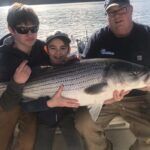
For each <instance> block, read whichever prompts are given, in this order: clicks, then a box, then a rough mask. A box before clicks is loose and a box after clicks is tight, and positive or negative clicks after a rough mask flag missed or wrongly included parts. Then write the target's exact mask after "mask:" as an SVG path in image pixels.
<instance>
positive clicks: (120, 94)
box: [104, 90, 130, 104]
mask: <svg viewBox="0 0 150 150" xmlns="http://www.w3.org/2000/svg"><path fill="white" fill-rule="evenodd" d="M129 92H130V91H124V90H121V91H118V90H115V91H114V92H113V98H112V99H109V100H106V101H105V102H104V104H112V103H115V102H118V101H121V100H122V99H123V98H124V96H125V95H127V94H128V93H129Z"/></svg>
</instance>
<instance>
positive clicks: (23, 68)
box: [13, 60, 31, 84]
mask: <svg viewBox="0 0 150 150" xmlns="http://www.w3.org/2000/svg"><path fill="white" fill-rule="evenodd" d="M27 63H28V61H27V60H24V61H23V62H21V64H20V65H19V66H18V67H17V69H16V71H15V73H14V76H13V79H14V81H15V82H16V83H18V84H23V83H26V82H27V80H28V79H29V77H30V75H31V68H30V67H29V66H28V65H27Z"/></svg>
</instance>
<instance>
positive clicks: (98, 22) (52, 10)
mask: <svg viewBox="0 0 150 150" xmlns="http://www.w3.org/2000/svg"><path fill="white" fill-rule="evenodd" d="M103 3H104V2H87V3H75V4H74V3H69V4H49V5H32V7H33V8H34V10H35V11H36V12H37V14H38V16H39V19H40V22H41V24H40V30H39V38H41V39H45V37H46V36H47V35H48V33H51V32H53V31H55V30H62V31H64V32H66V33H68V34H69V35H73V36H74V39H76V38H82V37H84V36H85V35H86V31H87V33H88V35H90V34H91V33H92V32H93V31H95V30H96V29H98V28H100V27H103V26H105V25H106V16H105V13H104V8H103ZM131 3H132V5H133V6H134V13H133V18H134V20H135V21H137V22H140V23H143V24H148V25H150V0H131ZM7 10H8V7H0V18H1V20H0V24H1V26H0V37H2V36H3V35H5V34H6V33H7V32H8V30H7V23H6V15H7Z"/></svg>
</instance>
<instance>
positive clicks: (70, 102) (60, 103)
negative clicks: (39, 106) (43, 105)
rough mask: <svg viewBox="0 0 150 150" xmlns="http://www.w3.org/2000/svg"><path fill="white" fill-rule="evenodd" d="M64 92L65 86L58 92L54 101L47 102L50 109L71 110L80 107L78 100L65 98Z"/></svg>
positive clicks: (53, 98)
mask: <svg viewBox="0 0 150 150" xmlns="http://www.w3.org/2000/svg"><path fill="white" fill-rule="evenodd" d="M62 92H63V85H61V86H60V87H59V89H58V90H57V91H56V93H55V94H54V96H53V97H52V99H50V100H48V101H47V106H48V107H70V108H77V107H79V103H78V100H76V99H71V98H67V97H63V96H62V95H61V93H62Z"/></svg>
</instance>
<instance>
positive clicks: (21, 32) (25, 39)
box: [10, 23, 38, 49]
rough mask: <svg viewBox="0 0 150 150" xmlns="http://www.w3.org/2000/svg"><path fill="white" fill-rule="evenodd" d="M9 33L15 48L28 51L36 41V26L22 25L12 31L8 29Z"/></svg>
mask: <svg viewBox="0 0 150 150" xmlns="http://www.w3.org/2000/svg"><path fill="white" fill-rule="evenodd" d="M10 32H11V33H12V35H13V37H14V40H15V46H16V47H17V48H24V49H26V48H27V49H28V48H31V47H32V46H33V45H34V43H35V41H36V39H37V32H38V26H36V25H33V24H30V23H29V24H27V25H26V24H24V23H22V24H20V25H17V26H15V27H14V28H13V29H12V28H10Z"/></svg>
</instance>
